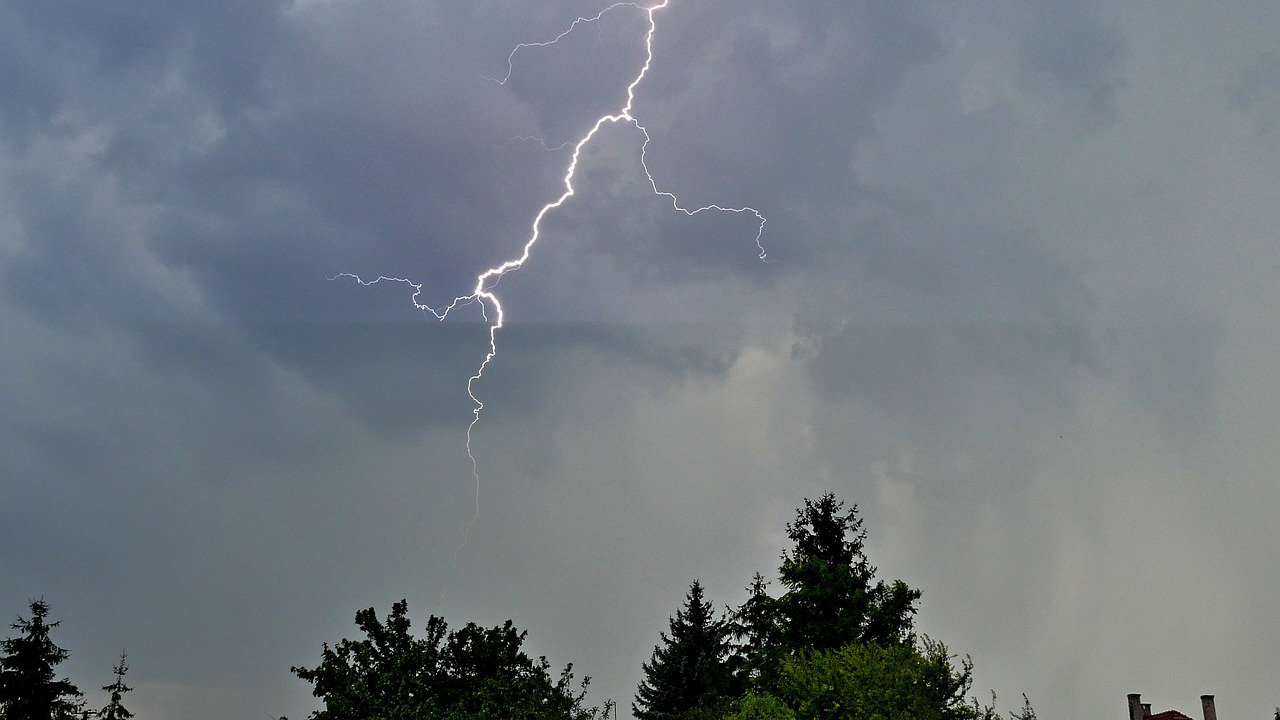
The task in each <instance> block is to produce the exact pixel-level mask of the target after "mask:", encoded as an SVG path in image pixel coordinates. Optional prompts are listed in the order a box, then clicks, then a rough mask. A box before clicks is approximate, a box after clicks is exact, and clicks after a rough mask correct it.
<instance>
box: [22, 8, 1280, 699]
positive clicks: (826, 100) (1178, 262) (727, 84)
mask: <svg viewBox="0 0 1280 720" xmlns="http://www.w3.org/2000/svg"><path fill="white" fill-rule="evenodd" d="M604 7H605V4H604V3H601V2H585V1H581V2H580V1H570V0H551V1H547V0H520V1H518V2H517V1H514V0H501V1H499V0H479V1H477V2H470V3H460V2H431V1H427V0H415V1H410V0H369V1H366V2H352V1H350V0H295V1H294V2H265V1H262V0H208V1H206V2H200V3H172V2H161V1H159V0H127V1H124V0H122V1H112V2H102V1H94V2H88V1H85V0H5V1H4V2H0V333H2V335H3V338H4V339H3V345H2V347H3V349H2V350H0V408H3V411H2V412H0V423H2V427H0V473H2V478H0V615H4V616H6V617H8V618H14V617H16V616H17V615H18V614H20V613H22V614H25V613H26V611H27V607H26V606H27V602H28V601H29V600H30V599H32V598H36V597H44V599H45V600H47V601H48V602H49V603H50V604H51V606H52V611H53V617H54V619H59V620H61V621H62V623H63V624H62V625H61V626H60V627H59V628H58V630H57V631H56V635H55V639H56V640H57V641H58V642H59V643H60V644H62V645H63V646H64V647H67V648H69V649H70V650H71V653H72V655H71V660H70V661H68V662H67V663H66V664H65V665H64V666H63V669H64V670H66V672H67V673H68V674H70V675H71V676H72V679H73V680H74V681H75V682H77V683H78V684H79V685H80V686H81V687H82V688H84V689H87V690H94V691H96V689H97V688H98V687H99V686H101V685H105V684H107V683H108V682H110V680H111V677H110V670H111V665H112V663H113V661H114V659H115V657H116V655H117V654H118V653H119V652H120V651H121V650H122V649H123V650H127V651H128V653H129V658H130V664H131V666H132V671H131V672H130V674H129V676H128V680H129V681H130V684H132V685H133V686H134V687H135V688H136V689H135V690H134V692H133V693H132V694H131V695H129V696H127V699H128V700H129V702H128V703H127V704H128V707H130V708H131V709H132V710H134V712H135V713H136V714H137V716H138V717H140V718H178V717H183V718H194V719H195V720H213V719H215V718H259V719H261V718H266V717H278V716H280V715H285V714H287V715H289V716H290V717H293V718H295V719H296V718H301V717H304V716H305V715H306V714H307V713H308V712H309V711H310V710H312V709H314V708H315V707H316V705H315V701H314V700H313V699H312V698H311V697H310V695H309V692H310V686H308V685H307V684H306V683H303V682H302V681H300V680H298V679H297V678H295V677H293V676H292V675H291V674H290V673H289V667H290V665H314V664H316V663H317V662H318V661H319V657H320V646H321V643H322V642H324V641H329V642H334V641H336V640H338V639H340V638H341V637H344V636H348V637H351V636H354V635H355V633H356V630H355V628H354V626H353V624H352V620H353V617H354V614H355V612H356V611H357V610H358V609H360V608H363V607H370V606H373V607H376V608H378V611H379V614H385V613H386V612H387V611H388V610H389V608H390V606H391V603H392V602H393V601H395V600H397V599H399V598H401V597H406V598H408V600H409V607H410V614H411V617H413V618H414V619H415V620H416V621H417V626H418V627H421V625H422V624H423V623H424V622H425V619H426V617H427V615H428V614H430V613H432V612H436V613H442V614H443V615H444V616H445V617H446V619H447V620H448V621H449V622H450V623H451V624H453V625H455V626H457V625H461V624H463V623H465V622H467V621H471V620H474V621H477V622H481V623H484V624H495V623H499V622H501V621H503V620H505V619H507V618H512V619H514V620H515V621H516V624H517V625H518V626H519V627H521V628H524V629H527V630H528V631H529V633H530V635H529V640H528V641H527V642H528V646H529V648H530V649H531V650H532V651H533V652H535V653H540V654H541V653H545V654H547V655H548V657H549V659H550V660H551V661H552V663H553V664H555V665H556V666H557V667H558V666H561V665H563V664H564V663H567V662H572V663H574V667H575V669H576V670H577V671H578V672H579V673H580V674H581V673H585V674H589V675H592V676H593V677H594V681H593V684H592V688H593V692H592V695H591V698H592V699H593V700H595V701H602V700H604V699H605V698H609V697H612V698H614V699H617V700H618V701H620V703H621V705H622V707H623V708H627V707H629V701H630V699H631V696H632V694H633V693H634V689H635V685H636V683H637V681H638V680H639V678H640V664H641V662H642V661H644V660H645V659H647V657H648V655H649V653H650V652H651V651H652V649H653V646H654V644H655V643H656V642H657V641H658V633H659V631H661V630H663V629H665V628H666V623H667V618H668V616H669V615H671V614H672V613H673V612H674V611H675V610H676V608H677V607H678V606H679V604H680V602H681V600H682V598H683V596H684V593H685V591H686V589H687V588H688V585H689V583H690V582H691V581H692V580H693V579H695V578H700V579H701V580H702V581H703V583H704V585H705V586H706V588H707V592H708V594H709V596H710V597H711V598H712V599H713V600H715V601H716V602H717V604H722V605H736V604H737V603H739V602H740V601H741V600H742V599H743V597H744V594H745V593H744V590H743V588H744V587H745V585H746V584H747V583H748V581H749V580H750V577H751V574H752V573H753V572H755V571H757V570H760V571H762V572H764V573H765V574H766V575H767V576H770V577H772V576H773V574H774V572H775V570H776V568H777V564H778V556H779V554H780V553H781V552H782V551H783V550H784V549H785V547H786V544H785V538H784V536H783V527H784V525H785V523H786V522H787V521H788V520H790V519H792V518H793V516H794V509H795V507H796V506H797V505H799V504H800V503H801V502H802V500H803V499H804V498H805V497H816V496H817V495H819V494H821V493H823V492H825V491H828V490H830V491H834V492H835V493H837V495H838V496H839V497H840V498H842V499H844V500H846V501H847V502H850V503H857V504H858V506H859V508H860V511H861V513H862V515H863V517H864V518H865V520H866V529H867V530H868V533H869V538H868V541H867V547H868V551H869V553H870V556H871V559H872V561H873V563H875V564H876V565H878V567H879V570H880V575H881V576H882V577H884V578H902V579H904V580H905V581H907V582H908V583H909V584H910V585H912V586H914V587H918V588H920V589H921V590H922V591H923V594H924V595H923V599H922V602H921V606H920V608H921V609H920V615H919V622H918V624H919V628H920V629H921V630H922V631H924V632H926V633H928V634H930V635H931V636H933V637H935V638H936V639H939V640H942V641H943V642H945V643H947V644H948V646H949V647H950V648H951V649H952V650H953V651H955V652H957V653H961V654H966V653H967V654H969V655H970V656H971V657H972V659H973V661H974V663H975V664H976V667H977V670H976V674H975V677H976V684H975V689H976V690H977V692H978V693H979V695H980V697H983V698H985V697H986V696H987V693H988V691H989V690H992V689H994V690H995V691H996V692H997V693H998V695H999V697H1000V705H1001V709H1002V710H1009V709H1015V708H1017V707H1018V706H1019V705H1020V702H1021V699H1020V697H1019V695H1020V693H1023V692H1025V693H1027V694H1028V696H1029V697H1030V698H1031V701H1032V703H1033V704H1034V705H1035V707H1036V708H1037V710H1038V711H1039V713H1040V717H1041V718H1044V719H1045V720H1054V719H1055V718H1057V719H1065V718H1076V717H1079V718H1123V717H1125V713H1126V704H1125V694H1126V693H1130V692H1140V693H1143V695H1144V700H1147V701H1150V702H1152V703H1153V705H1154V706H1155V709H1156V710H1157V711H1158V710H1163V709H1169V708H1176V709H1180V710H1182V711H1183V712H1186V713H1187V714H1190V715H1192V716H1193V717H1196V718H1199V717H1200V710H1199V700H1198V697H1199V695H1201V694H1202V693H1213V694H1216V695H1217V697H1218V701H1217V702H1218V709H1219V712H1220V713H1221V715H1222V717H1224V718H1238V719H1241V720H1243V719H1244V718H1270V717H1271V712H1272V708H1274V707H1275V706H1276V705H1278V704H1280V694H1277V690H1276V687H1275V677H1276V663H1277V652H1276V649H1277V647H1280V624H1277V621H1276V614H1275V600H1276V589H1277V587H1280V552H1278V549H1280V547H1278V546H1280V524H1278V523H1277V521H1276V518H1277V510H1278V509H1280V484H1278V483H1277V469H1278V468H1280V441H1277V435H1278V434H1280V364H1278V363H1277V362H1276V358H1277V357H1280V325H1278V324H1277V322H1276V319H1277V317H1280V282H1277V281H1276V277H1277V275H1278V274H1280V250H1277V248H1278V243H1277V237H1276V235H1277V230H1276V228H1277V227H1278V221H1280V215H1278V213H1280V162H1278V161H1277V160H1278V159H1280V52H1278V50H1277V38H1280V5H1277V4H1276V3H1274V2H1271V1H1270V0H1257V1H1256V2H1255V1H1250V0H1236V1H1233V2H1224V3H1191V2H1159V3H1157V2H1134V3H1125V4H1118V3H1102V2H1086V1H1083V0H1043V1H1041V0H1034V1H1029V2H1013V1H1010V2H983V3H963V4H961V3H936V2H914V1H909V0H883V1H881V2H850V3H835V2H810V3H803V2H800V3H778V2H773V1H771V0H671V3H670V6H669V7H667V8H664V9H662V10H661V11H658V12H656V13H654V19H655V21H656V23H657V29H656V34H655V36H654V39H653V54H654V57H653V64H652V66H651V68H650V70H649V73H648V75H647V76H646V77H645V78H644V81H643V82H642V83H641V84H640V85H639V86H638V87H637V88H636V97H635V103H634V107H633V113H634V115H635V117H636V118H637V119H638V120H639V121H640V122H641V123H643V125H644V126H645V127H646V128H647V129H648V132H649V134H650V136H651V138H652V141H651V143H650V144H649V146H648V152H647V156H646V160H647V162H648V166H649V168H650V169H651V170H652V172H653V174H654V177H655V179H656V180H657V182H658V183H659V186H660V187H661V188H662V189H663V190H667V191H670V192H673V193H675V194H677V195H678V196H679V197H680V198H681V201H682V202H684V203H686V204H687V205H689V206H691V207H697V206H702V205H706V204H712V203H716V204H720V205H723V206H726V207H728V206H734V207H740V206H750V207H752V208H756V209H757V210H759V211H760V212H761V213H762V214H763V215H764V216H765V217H767V218H768V223H767V225H766V227H765V232H764V236H763V238H762V242H763V243H764V246H765V247H766V248H767V249H768V252H769V259H770V262H768V263H765V262H761V261H760V260H759V259H757V257H756V256H757V255H758V252H759V251H758V250H757V249H756V248H755V232H756V227H755V223H754V219H753V218H751V217H750V216H749V215H745V214H732V213H704V214H702V215H699V216H697V217H694V218H689V217H686V216H684V215H683V214H680V213H678V212H676V211H675V210H674V209H673V208H672V207H671V204H670V202H669V201H667V200H666V199H664V198H661V197H656V196H655V195H654V194H653V192H652V188H651V187H650V186H649V185H648V180H647V179H646V178H645V177H644V175H643V168H642V167H641V165H640V155H639V151H640V147H641V143H642V141H643V136H641V135H640V133H639V132H638V131H637V130H636V129H635V128H634V127H631V126H628V125H626V124H621V125H609V126H606V127H605V128H604V129H602V130H601V132H600V133H599V134H598V135H597V136H596V137H594V138H593V139H592V142H591V143H590V144H589V145H588V146H587V147H585V148H584V151H583V153H582V156H581V160H580V164H579V167H578V173H577V175H576V177H575V185H576V187H577V190H578V192H577V195H575V196H574V197H573V198H571V199H570V200H569V201H568V202H566V203H565V204H564V206H563V207H561V208H560V209H559V210H557V211H556V212H554V213H552V214H550V215H548V216H547V218H546V220H545V221H544V223H543V226H542V231H543V235H542V238H541V240H540V241H539V244H538V245H537V246H536V247H535V251H534V254H533V256H532V257H531V258H530V260H529V262H528V263H527V264H526V265H525V266H524V267H523V268H521V269H520V270H519V271H518V272H515V273H512V274H510V275H508V276H506V277H505V278H504V279H503V281H502V283H501V285H500V286H499V287H498V291H499V293H500V295H501V297H502V299H503V302H504V305H505V307H506V311H507V321H508V326H507V328H505V329H504V330H503V331H502V332H501V333H500V334H499V336H498V343H499V355H498V357H497V359H496V360H495V361H494V363H493V364H492V365H491V366H490V368H489V369H488V371H487V372H486V375H485V377H484V379H483V380H482V381H481V382H479V383H477V384H476V392H477V395H478V396H479V397H480V398H481V400H482V401H483V402H484V403H485V409H484V413H483V415H482V417H481V420H480V423H479V425H478V426H477V428H476V429H475V432H474V436H473V445H472V447H473V450H474V454H475V458H476V465H477V469H478V472H479V475H480V478H481V480H480V486H479V500H480V502H479V509H480V514H479V518H478V520H476V522H475V523H474V525H473V526H472V527H471V528H470V530H469V532H468V531H467V526H468V521H469V520H470V519H471V517H472V515H473V513H474V508H475V505H474V503H475V495H474V493H475V491H476V487H475V482H474V480H473V479H472V475H471V465H470V461H469V459H468V456H467V452H466V446H465V432H466V428H467V423H468V422H469V421H470V419H471V409H472V404H471V401H470V399H469V398H468V397H467V393H466V381H467V378H468V377H469V376H470V375H471V374H472V373H473V372H474V371H475V368H476V367H477V366H478V364H479V362H480V361H481V360H482V359H483V357H484V353H485V350H486V349H487V345H486V342H487V341H486V337H485V331H486V325H485V324H484V320H483V318H482V317H481V315H480V313H479V310H478V308H477V307H476V306H474V305H473V306H471V307H468V308H464V309H463V310H462V311H460V312H459V313H458V314H457V315H455V316H453V317H452V318H451V319H450V320H449V321H448V322H444V323H439V322H436V321H435V320H434V319H429V318H426V317H424V315H423V313H421V312H419V311H417V310H415V308H414V306H413V304H412V297H411V295H412V290H411V288H409V287H408V286H407V285H404V284H379V285H375V286H371V287H362V286H360V285H358V284H357V283H355V282H353V281H350V280H348V279H344V278H338V279H336V280H333V281H330V280H329V279H328V278H330V277H332V276H334V275H336V274H338V273H342V272H350V273H357V274H360V275H361V276H365V277H376V276H378V275H389V276H398V277H402V278H407V279H411V280H412V281H414V282H416V283H420V284H421V285H422V295H421V297H420V299H421V300H423V301H426V302H428V303H431V304H434V305H442V304H446V303H447V302H448V301H450V300H451V299H453V298H454V297H457V296H459V295H465V294H467V293H469V292H470V291H471V289H472V286H473V285H474V283H475V277H476V275H477V274H478V273H480V272H481V271H483V270H484V269H485V268H486V267H489V266H491V265H494V264H496V263H498V262H501V261H502V260H504V259H509V258H511V257H513V256H515V255H518V253H519V248H520V246H521V245H522V244H523V243H524V242H525V241H526V239H527V237H528V234H529V232H530V223H531V220H532V218H533V216H534V215H535V214H536V212H537V210H538V209H539V208H540V207H542V206H543V205H544V204H545V203H547V202H550V201H552V200H554V199H555V198H557V197H558V196H559V195H560V193H561V192H562V190H563V185H562V177H563V173H564V169H565V167H566V165H567V163H568V162H569V159H570V150H571V148H570V147H564V146H562V144H563V143H566V142H571V141H574V140H576V139H578V138H579V137H581V136H582V134H583V133H584V132H585V131H586V130H587V129H588V128H590V126H591V124H592V123H593V122H594V120H595V119H596V118H597V117H598V116H600V115H601V114H604V113H608V112H615V111H617V110H618V109H619V108H620V107H621V106H622V104H623V103H624V102H625V88H626V85H627V84H628V83H629V82H630V81H631V79H633V78H634V77H635V76H636V75H637V73H638V72H639V69H640V67H641V66H642V64H643V61H644V37H645V32H646V30H647V27H648V26H647V21H646V16H645V13H644V12H643V11H641V10H640V9H638V8H636V7H635V6H631V7H626V6H623V7H618V8H616V9H614V10H612V11H610V12H609V13H607V14H605V15H604V16H603V17H601V18H600V20H599V21H598V22H594V23H589V24H580V25H579V26H578V27H577V29H575V31H574V32H573V33H572V34H570V35H568V36H566V37H565V38H564V39H563V40H561V41H560V42H559V43H558V44H556V45H554V46H545V47H528V48H525V49H522V50H520V51H519V52H518V53H516V54H515V55H514V57H512V56H511V51H512V49H513V48H515V47H516V46H517V45H519V44H520V43H539V42H545V41H548V40H551V39H553V38H555V37H556V36H557V35H559V34H560V33H562V32H563V31H564V30H566V29H567V28H568V27H569V26H570V23H572V22H573V20H574V18H577V17H590V16H593V15H594V14H595V13H598V12H599V11H600V10H601V9H603V8H604ZM509 58H511V61H512V62H511V67H510V69H511V71H512V72H511V76H510V78H509V79H508V80H507V82H506V83H505V84H498V83H497V82H494V80H493V79H502V77H503V76H505V75H506V74H507V72H508V69H509V68H508V59H509ZM533 138H537V139H533ZM548 148H552V149H548ZM555 148H558V149H555ZM464 534H465V536H466V538H467V541H466V543H465V545H464V546H462V547H461V549H460V550H458V548H459V546H460V545H462V544H463V538H464ZM455 558H456V560H455ZM775 588H776V586H775ZM90 700H91V701H92V702H93V703H94V704H95V705H98V706H100V705H101V704H104V703H105V697H103V696H102V693H98V692H91V693H90Z"/></svg>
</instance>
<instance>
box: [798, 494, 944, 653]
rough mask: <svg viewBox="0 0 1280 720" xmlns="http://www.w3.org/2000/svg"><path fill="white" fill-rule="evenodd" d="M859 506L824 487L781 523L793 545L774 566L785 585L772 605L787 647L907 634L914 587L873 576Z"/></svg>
mask: <svg viewBox="0 0 1280 720" xmlns="http://www.w3.org/2000/svg"><path fill="white" fill-rule="evenodd" d="M857 513H858V506H857V505H853V506H851V507H850V508H849V510H848V511H847V512H844V503H842V502H840V501H838V500H836V499H835V495H833V494H831V493H827V494H826V495H823V496H822V497H821V498H819V499H818V500H817V501H816V502H814V501H812V500H808V499H806V500H805V501H804V507H801V508H799V509H798V511H797V513H796V520H795V522H793V523H788V524H787V536H788V537H790V538H791V541H792V542H793V543H795V546H794V548H793V549H792V550H791V551H789V552H787V553H784V554H783V557H782V565H781V567H779V568H778V575H779V579H780V580H781V582H782V585H783V587H785V588H786V592H785V593H783V595H782V597H780V598H778V600H777V601H776V603H775V607H776V609H777V613H778V618H777V620H778V626H779V627H780V628H781V632H782V642H783V644H784V645H785V646H786V647H787V648H790V649H800V648H810V649H834V648H839V647H842V646H844V645H846V644H848V643H851V642H870V643H876V644H881V645H892V644H898V643H903V642H909V641H910V640H911V639H912V632H911V627H912V616H913V615H914V614H915V612H916V608H915V602H916V600H918V599H919V598H920V591H919V590H915V589H912V588H909V587H907V585H906V583H904V582H902V581H901V580H895V581H894V582H893V583H891V584H888V585H886V584H885V583H884V582H883V581H879V582H876V581H875V573H876V568H875V567H874V566H872V565H871V563H870V562H869V561H868V560H867V556H866V554H865V553H864V552H863V541H864V540H865V539H866V537H867V533H866V531H864V530H863V529H862V519H861V518H859V517H858V514H857Z"/></svg>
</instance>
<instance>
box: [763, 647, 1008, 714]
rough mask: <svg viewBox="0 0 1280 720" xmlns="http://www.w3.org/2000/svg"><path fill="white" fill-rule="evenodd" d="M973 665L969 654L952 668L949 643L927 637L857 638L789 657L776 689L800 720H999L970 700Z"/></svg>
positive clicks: (989, 711) (783, 663)
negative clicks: (886, 641)
mask: <svg viewBox="0 0 1280 720" xmlns="http://www.w3.org/2000/svg"><path fill="white" fill-rule="evenodd" d="M972 670H973V666H972V664H971V663H970V662H969V661H968V659H965V660H964V661H963V662H962V663H961V666H960V667H959V668H956V667H954V666H952V664H951V658H950V656H949V655H948V654H947V649H946V647H945V646H943V645H942V644H941V643H937V642H933V641H931V640H929V639H928V638H925V639H923V641H920V642H915V641H913V642H911V643H898V644H893V645H879V644H876V643H866V642H855V643H850V644H848V645H845V646H844V647H842V648H837V649H829V650H806V651H803V652H800V653H798V654H796V655H794V656H791V657H787V658H784V659H783V661H782V665H781V668H780V672H779V680H778V683H777V685H776V687H774V688H773V689H772V692H773V693H774V694H775V695H776V696H777V697H778V698H779V699H780V700H782V702H783V703H784V704H785V705H786V706H787V707H788V708H790V709H791V710H792V711H793V712H794V717H795V718H797V720H820V719H825V718H879V719H881V720H999V716H998V715H997V714H996V712H995V709H994V708H993V707H984V706H981V705H979V704H978V702H977V701H976V700H971V699H970V698H969V696H968V693H969V690H970V688H971V686H972Z"/></svg>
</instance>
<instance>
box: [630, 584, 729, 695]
mask: <svg viewBox="0 0 1280 720" xmlns="http://www.w3.org/2000/svg"><path fill="white" fill-rule="evenodd" d="M670 630H671V634H670V635H668V634H667V633H661V637H662V644H660V645H658V646H657V647H655V648H654V649H653V656H652V658H651V659H650V660H649V662H647V663H644V665H643V666H642V669H643V671H644V680H642V681H641V683H640V686H639V688H638V689H637V692H636V697H635V702H633V703H632V704H631V710H632V712H633V713H634V714H635V716H636V717H637V718H639V720H669V719H670V718H678V717H681V716H682V715H685V714H686V713H689V712H690V711H692V710H694V709H695V708H707V709H710V708H713V707H714V706H715V705H717V704H718V703H720V702H721V701H723V700H727V699H729V698H732V697H734V696H735V695H736V694H737V693H736V688H735V687H734V679H733V673H732V672H731V670H730V666H729V652H730V645H729V635H730V625H729V622H728V621H727V620H725V619H724V618H720V617H716V615H715V612H714V611H713V610H712V606H711V602H710V601H708V600H706V599H704V598H703V593H702V583H700V582H699V581H697V580H694V581H693V584H692V585H691V586H690V587H689V593H688V594H687V595H686V596H685V604H684V607H683V608H681V609H680V610H678V611H677V612H676V616H675V617H674V618H671V620H670Z"/></svg>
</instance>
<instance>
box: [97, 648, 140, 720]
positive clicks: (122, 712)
mask: <svg viewBox="0 0 1280 720" xmlns="http://www.w3.org/2000/svg"><path fill="white" fill-rule="evenodd" d="M124 660H125V654H124V653H123V652H122V653H120V662H118V663H116V666H115V667H113V668H112V669H111V670H112V672H114V673H115V674H116V681H115V682H113V683H111V684H110V685H103V686H102V689H103V690H104V691H106V692H109V693H111V702H109V703H107V706H106V707H104V708H102V710H101V711H99V712H98V718H99V720H129V718H131V717H133V713H131V712H129V710H128V709H126V708H125V706H124V705H122V704H120V698H121V697H123V696H124V694H125V693H127V692H129V691H130V690H132V689H133V688H131V687H129V686H128V685H125V684H124V674H125V673H127V672H129V666H128V665H126V664H125V662H124Z"/></svg>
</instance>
